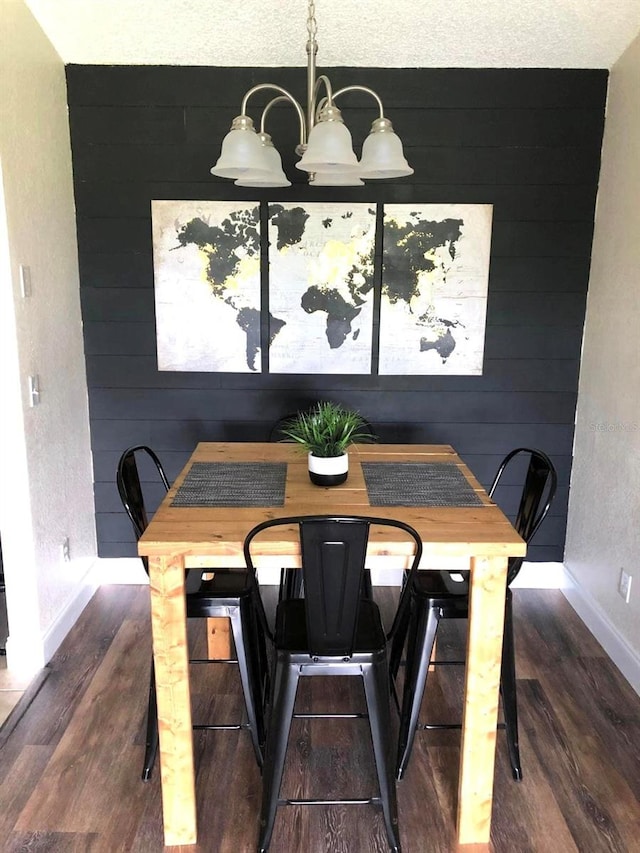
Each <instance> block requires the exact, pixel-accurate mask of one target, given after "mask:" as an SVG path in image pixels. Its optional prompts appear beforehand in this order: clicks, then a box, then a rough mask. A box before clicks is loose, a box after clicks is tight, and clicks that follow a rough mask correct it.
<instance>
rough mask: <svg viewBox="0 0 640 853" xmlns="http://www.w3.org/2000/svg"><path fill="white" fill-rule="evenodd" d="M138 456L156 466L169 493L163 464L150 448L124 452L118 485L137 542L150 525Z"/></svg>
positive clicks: (139, 446)
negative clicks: (145, 458)
mask: <svg viewBox="0 0 640 853" xmlns="http://www.w3.org/2000/svg"><path fill="white" fill-rule="evenodd" d="M137 454H138V455H140V456H142V457H143V458H144V457H145V456H146V457H148V458H149V459H150V460H151V461H152V462H153V463H154V464H155V466H156V468H157V470H158V475H159V477H160V479H161V480H162V483H163V485H164V487H165V489H166V490H167V491H169V481H168V480H167V477H166V474H165V473H164V470H163V468H162V464H161V462H160V460H159V459H158V457H157V456H156V454H155V453H154V452H153V450H151V448H150V447H146V446H145V445H144V444H137V445H135V446H134V447H129V448H127V450H125V451H124V453H123V454H122V456H121V457H120V461H119V462H118V468H117V471H116V484H117V486H118V492H119V494H120V499H121V501H122V505H123V506H124V508H125V510H126V513H127V515H128V516H129V518H130V519H131V524H132V525H133V530H134V532H135V535H136V540H137V539H139V538H140V537H141V536H142V534H143V533H144V531H145V530H146V528H147V525H148V523H149V520H148V518H147V509H146V506H145V502H144V495H143V492H142V485H141V483H140V473H139V471H138V458H137ZM143 562H144V563H145V568H146V560H144V558H143Z"/></svg>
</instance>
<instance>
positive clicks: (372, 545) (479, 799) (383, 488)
mask: <svg viewBox="0 0 640 853" xmlns="http://www.w3.org/2000/svg"><path fill="white" fill-rule="evenodd" d="M348 453H349V475H348V478H347V480H346V482H344V483H343V484H341V485H338V486H333V487H330V488H325V487H319V486H316V485H313V484H312V483H311V482H310V479H309V475H308V468H307V456H306V453H305V452H303V451H302V449H301V448H300V446H298V445H295V444H293V443H286V442H283V443H272V442H264V443H263V442H201V443H199V444H198V445H197V446H196V448H195V450H194V451H193V453H192V454H191V457H190V458H189V460H188V462H187V464H186V465H185V467H184V468H183V470H182V471H181V473H180V474H179V475H178V477H177V478H176V480H175V482H174V484H173V486H172V488H171V489H170V490H169V492H168V493H167V495H166V497H165V498H164V500H163V501H162V503H161V505H160V506H159V508H158V510H157V512H156V513H155V514H154V516H153V518H152V519H151V521H150V523H149V525H148V527H147V529H146V530H145V532H144V534H143V535H142V537H141V538H140V540H139V543H138V553H139V554H140V555H141V556H146V557H147V558H148V560H149V578H150V590H151V624H152V635H153V657H154V665H155V678H156V690H157V707H158V723H159V732H160V771H161V787H162V807H163V822H164V842H165V845H167V846H173V845H188V844H195V843H196V842H197V815H196V793H195V774H194V749H193V732H192V722H191V704H190V689H189V663H188V657H189V656H188V648H187V624H186V623H187V620H186V607H185V570H186V569H189V568H204V567H207V568H209V569H211V570H212V571H215V570H222V569H224V568H225V567H237V566H243V565H244V557H243V543H244V539H245V536H246V535H247V533H248V532H249V531H250V530H251V529H252V528H253V527H254V526H255V525H256V524H258V523H260V522H262V521H265V520H267V519H272V518H278V517H286V516H300V515H319V514H328V515H347V516H353V515H367V516H376V517H380V518H396V519H400V520H402V521H404V522H406V523H408V524H410V525H412V526H413V527H414V528H415V529H416V530H417V532H418V533H419V534H420V536H421V538H422V541H423V546H424V550H423V556H422V560H421V564H420V570H424V571H429V570H430V569H431V570H433V569H439V568H442V566H443V564H447V563H448V562H451V561H453V562H457V563H459V564H464V566H465V567H466V568H468V569H469V570H470V596H469V597H470V602H469V619H468V629H467V631H468V635H467V658H466V667H465V682H464V700H463V701H464V707H463V719H462V736H461V749H460V767H459V781H458V799H457V843H458V846H459V847H461V848H464V847H466V846H467V845H468V846H469V849H470V848H471V847H472V846H474V847H475V849H482V848H483V847H485V846H486V845H488V843H489V837H490V830H491V811H492V799H493V783H494V761H495V750H496V726H497V720H498V701H499V686H500V662H501V653H502V636H503V629H504V608H505V595H506V577H507V563H508V559H509V557H519V556H524V555H525V553H526V544H525V543H524V541H523V540H522V538H521V537H520V536H519V535H518V533H517V532H516V531H515V529H514V528H513V526H512V524H511V523H510V521H509V520H508V518H507V517H506V516H505V515H504V514H503V512H502V511H501V510H500V508H499V507H498V506H497V505H496V504H495V503H494V502H493V501H492V500H491V498H489V496H488V495H487V493H486V491H485V489H484V488H483V487H482V486H481V484H480V483H479V482H478V480H477V479H476V478H475V476H474V475H473V473H472V472H471V471H470V470H469V468H468V467H467V465H466V464H465V463H464V462H463V461H462V460H461V458H460V457H459V455H458V454H457V453H456V451H455V450H454V449H453V448H452V447H451V446H449V445H441V444H439V445H435V444H434V445H421V444H378V443H372V444H355V445H352V446H351V447H350V448H349V451H348ZM394 535H395V534H394V531H393V529H391V530H385V531H384V532H383V531H382V528H379V529H378V530H376V529H375V528H372V535H371V537H370V541H369V546H368V551H367V561H368V564H369V562H370V564H371V565H372V566H374V567H375V566H378V567H381V568H384V567H388V568H394V569H396V570H401V569H403V568H405V567H406V566H408V564H409V560H410V558H411V554H410V553H408V545H407V540H406V539H405V538H402V537H401V536H398V538H397V539H395V538H394ZM297 547H298V546H297V539H296V535H295V530H294V529H293V527H291V528H285V529H284V531H282V530H281V531H280V533H279V535H278V536H272V537H271V538H267V539H266V540H265V541H263V542H262V544H261V547H260V550H259V552H258V553H257V554H256V555H255V556H256V560H257V562H258V566H259V569H260V570H262V569H263V567H264V569H265V570H267V569H269V568H272V569H276V568H277V569H278V570H280V569H282V568H287V567H290V568H296V567H297V566H299V565H300V555H299V553H297ZM400 574H401V572H400ZM225 621H226V620H210V625H209V626H208V627H209V636H210V638H211V642H210V645H211V646H212V647H214V646H216V644H217V645H218V646H222V647H223V648H222V649H218V651H222V652H223V653H224V646H225V644H226V643H228V640H227V637H228V634H227V630H226V625H225ZM213 651H214V649H213V648H212V651H211V655H213ZM223 656H224V655H223Z"/></svg>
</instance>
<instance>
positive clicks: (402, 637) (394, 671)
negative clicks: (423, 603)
mask: <svg viewBox="0 0 640 853" xmlns="http://www.w3.org/2000/svg"><path fill="white" fill-rule="evenodd" d="M412 607H413V603H411V606H410V607H407V609H406V610H405V613H404V617H403V618H402V620H401V621H400V623H399V624H398V627H397V629H396V632H395V634H394V635H393V639H392V640H391V648H390V650H389V673H390V675H391V678H392V679H393V681H395V680H396V678H397V677H398V670H399V669H400V662H401V661H402V652H403V649H404V645H405V641H406V639H407V633H408V631H409V624H410V621H411V608H412Z"/></svg>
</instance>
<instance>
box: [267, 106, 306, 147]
mask: <svg viewBox="0 0 640 853" xmlns="http://www.w3.org/2000/svg"><path fill="white" fill-rule="evenodd" d="M280 101H286V102H289V98H287V97H286V95H278V97H277V98H274V99H273V100H272V101H269V103H268V104H267V106H266V107H265V108H264V109H263V111H262V116H261V117H260V133H265V119H266V117H267V115H268V113H269V110H270V109H271V107H273V106H274V105H275V104H277V103H279V102H280ZM303 130H304V123H302V124H301V125H300V145H304V144H305V137H304V132H303Z"/></svg>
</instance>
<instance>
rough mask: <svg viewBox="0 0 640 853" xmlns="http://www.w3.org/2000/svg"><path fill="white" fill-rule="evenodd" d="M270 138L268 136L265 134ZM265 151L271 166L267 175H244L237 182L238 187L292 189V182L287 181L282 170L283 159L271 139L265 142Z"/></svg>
mask: <svg viewBox="0 0 640 853" xmlns="http://www.w3.org/2000/svg"><path fill="white" fill-rule="evenodd" d="M264 136H267V137H268V134H264ZM262 147H263V151H264V155H265V157H266V160H267V162H268V164H269V171H268V172H267V173H260V174H257V175H256V176H255V177H252V176H246V175H244V176H243V177H241V178H238V180H237V181H235V185H236V186H237V187H290V186H291V181H290V180H288V179H287V176H286V175H285V173H284V171H283V169H282V158H281V157H280V155H279V154H278V151H277V149H276V148H275V147H274V145H273V144H272V143H271V138H270V137H269V138H268V141H266V140H265V142H263V146H262Z"/></svg>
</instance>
